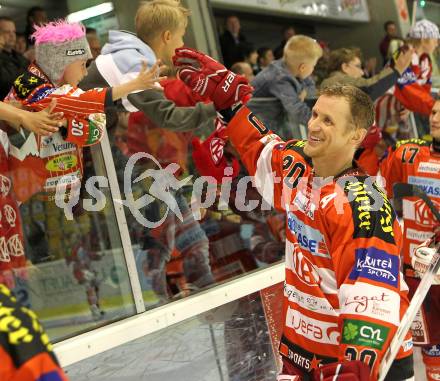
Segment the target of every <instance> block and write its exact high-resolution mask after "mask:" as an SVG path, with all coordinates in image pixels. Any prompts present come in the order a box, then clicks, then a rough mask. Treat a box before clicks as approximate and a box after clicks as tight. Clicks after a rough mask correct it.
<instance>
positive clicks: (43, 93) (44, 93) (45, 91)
mask: <svg viewBox="0 0 440 381" xmlns="http://www.w3.org/2000/svg"><path fill="white" fill-rule="evenodd" d="M54 91H55V88H54V87H49V86H44V87H42V88H40V89H38V90H36V91H35V92H34V93H33V94H32V97H31V99H29V103H34V102H39V101H41V100H42V99H44V98H46V97H48V96H49V95H50V94H52V93H53V92H54Z"/></svg>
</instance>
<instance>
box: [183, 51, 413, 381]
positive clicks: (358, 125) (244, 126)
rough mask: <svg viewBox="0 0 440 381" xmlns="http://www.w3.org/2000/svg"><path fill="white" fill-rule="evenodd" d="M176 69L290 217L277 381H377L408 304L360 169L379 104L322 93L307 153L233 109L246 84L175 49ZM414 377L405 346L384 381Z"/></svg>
mask: <svg viewBox="0 0 440 381" xmlns="http://www.w3.org/2000/svg"><path fill="white" fill-rule="evenodd" d="M174 61H175V65H176V66H177V67H178V68H179V75H180V77H181V79H182V80H184V81H185V83H186V84H187V85H188V86H189V87H191V88H192V89H193V91H194V92H196V93H198V94H201V95H205V94H209V96H210V98H211V99H212V100H213V102H214V105H215V106H216V108H217V109H218V110H219V111H221V112H222V114H223V115H224V117H225V118H228V119H229V120H230V122H229V124H228V127H227V133H228V135H229V139H230V141H231V142H232V144H233V145H234V147H235V149H236V150H237V151H238V153H239V155H240V157H241V160H242V161H243V163H244V165H245V166H246V167H247V169H248V171H249V173H250V174H251V175H253V176H254V177H255V179H254V180H255V184H256V186H257V188H258V189H259V191H260V193H261V194H262V196H263V197H264V198H265V199H266V200H267V201H269V202H270V201H272V202H273V204H274V205H275V207H276V208H277V209H284V210H285V212H286V214H287V226H286V279H285V294H284V303H283V304H284V306H283V309H284V316H285V321H284V329H283V335H282V339H281V344H280V353H281V354H282V357H283V369H282V374H281V375H280V376H279V380H310V379H313V380H336V379H341V380H369V379H372V380H376V379H377V377H378V368H379V365H380V362H381V360H382V358H383V355H384V353H385V351H386V350H387V348H388V346H389V344H390V341H391V339H392V337H393V335H394V333H395V332H396V330H397V327H398V325H399V324H400V319H401V317H402V315H403V313H404V312H405V310H406V309H407V306H408V298H407V292H406V290H405V284H404V283H403V282H402V281H401V279H402V277H401V273H400V255H399V254H400V253H399V249H400V243H401V231H400V228H399V225H398V222H397V220H396V218H395V213H394V211H393V209H392V207H391V205H390V203H389V201H388V200H387V198H386V196H385V195H384V194H383V192H382V191H381V190H380V188H379V187H378V186H377V185H376V184H374V183H372V182H371V181H369V178H368V177H367V176H366V175H365V174H364V173H363V172H362V171H361V170H360V169H359V168H358V167H357V165H356V163H355V162H353V155H354V152H355V149H356V147H357V146H358V145H359V144H360V143H361V141H362V139H363V138H364V137H365V134H366V132H367V129H368V128H369V126H371V125H372V124H373V117H374V111H373V104H372V102H371V100H370V99H369V97H368V96H367V95H366V94H365V93H363V92H362V91H361V90H359V89H356V88H354V87H350V86H343V87H335V88H329V89H326V90H324V91H323V93H322V95H321V96H320V97H319V98H318V100H317V102H316V104H315V106H314V108H313V111H312V117H311V119H310V121H309V124H308V129H309V134H308V141H289V142H284V141H282V140H281V139H280V138H279V137H278V136H277V135H275V134H273V133H272V132H271V131H269V130H268V129H267V128H266V127H265V126H264V125H263V124H262V123H261V122H260V121H259V120H258V119H257V118H256V117H255V115H253V114H252V112H250V111H249V109H247V108H246V107H245V106H240V105H239V106H237V102H238V104H239V101H240V100H241V99H243V98H247V97H249V94H250V92H251V88H250V86H249V85H248V84H247V82H246V81H245V79H244V78H242V77H240V76H237V75H235V74H233V73H231V72H229V71H228V70H227V69H225V68H224V67H223V66H222V65H221V64H219V63H217V62H216V61H214V60H213V59H211V58H210V57H207V56H205V55H203V54H202V53H199V52H196V51H193V50H191V49H186V48H181V49H177V51H176V56H175V58H174ZM304 65H307V63H304ZM233 107H234V109H233ZM347 360H352V361H347ZM359 360H360V361H359ZM412 368H413V365H412V352H411V345H410V337H409V340H408V342H407V345H406V346H405V347H402V348H401V350H400V352H399V354H398V356H397V359H396V361H395V362H394V364H393V366H392V368H391V370H390V372H389V373H388V376H387V380H408V379H412V377H413V369H412ZM370 374H371V376H370Z"/></svg>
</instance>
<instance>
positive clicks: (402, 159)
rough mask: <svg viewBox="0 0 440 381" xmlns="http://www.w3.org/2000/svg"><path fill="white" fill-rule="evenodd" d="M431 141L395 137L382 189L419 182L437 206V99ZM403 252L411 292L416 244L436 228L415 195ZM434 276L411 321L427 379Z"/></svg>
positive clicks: (416, 277)
mask: <svg viewBox="0 0 440 381" xmlns="http://www.w3.org/2000/svg"><path fill="white" fill-rule="evenodd" d="M429 124H430V130H431V131H430V132H431V135H432V138H433V141H432V143H431V142H427V141H424V140H421V139H409V140H403V141H399V142H398V143H397V144H396V145H395V146H394V147H390V148H389V149H388V151H387V152H386V154H385V157H384V158H383V160H382V162H381V164H380V172H381V175H382V176H383V177H384V178H385V180H386V184H385V187H386V190H387V193H388V195H389V196H390V197H392V187H393V184H394V183H396V182H404V183H409V184H414V185H418V186H420V187H421V188H422V189H423V190H424V191H425V192H426V194H427V195H428V197H430V199H431V200H432V201H433V203H434V204H435V205H436V207H437V208H438V209H439V208H440V100H437V101H436V102H435V103H434V106H433V108H432V111H431V114H430V117H429ZM402 212H403V223H404V230H403V233H404V234H403V254H404V275H405V280H406V282H407V283H408V285H409V288H410V295H412V294H413V293H414V292H415V290H416V288H417V287H418V285H419V283H420V274H419V272H418V271H416V270H415V269H414V266H413V265H412V264H414V261H417V260H418V258H417V255H415V251H416V248H417V247H418V246H419V245H420V244H421V243H422V242H424V241H426V240H427V239H429V238H431V237H432V235H433V232H434V231H435V230H436V229H439V223H438V221H436V220H435V218H434V216H433V215H432V213H431V211H430V210H429V208H428V207H427V205H426V204H425V203H424V201H423V200H420V199H417V198H416V197H409V198H405V199H403V204H402ZM438 281H439V279H436V282H435V284H434V285H433V286H432V287H431V289H430V292H429V293H428V295H427V297H426V299H425V301H424V303H423V306H422V308H421V310H420V313H419V314H418V316H417V317H416V320H415V322H414V323H413V327H412V328H413V337H414V343H415V344H419V345H423V348H422V353H423V361H424V363H425V365H426V375H427V378H428V380H429V381H431V380H439V379H440V346H439V345H440V332H439V330H438V329H437V327H438V320H439V317H440V283H439V282H438Z"/></svg>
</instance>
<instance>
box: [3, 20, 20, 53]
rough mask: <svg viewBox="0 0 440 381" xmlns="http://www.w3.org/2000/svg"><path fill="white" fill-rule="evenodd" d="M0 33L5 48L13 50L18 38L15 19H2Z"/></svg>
mask: <svg viewBox="0 0 440 381" xmlns="http://www.w3.org/2000/svg"><path fill="white" fill-rule="evenodd" d="M0 34H1V35H2V36H3V39H4V49H5V50H7V51H11V49H14V48H15V40H16V38H17V35H16V31H15V23H14V22H13V21H8V20H2V21H0Z"/></svg>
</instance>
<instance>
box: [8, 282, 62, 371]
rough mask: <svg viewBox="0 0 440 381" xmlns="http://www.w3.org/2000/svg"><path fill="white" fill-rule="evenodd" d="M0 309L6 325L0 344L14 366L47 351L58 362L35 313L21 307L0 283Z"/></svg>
mask: <svg viewBox="0 0 440 381" xmlns="http://www.w3.org/2000/svg"><path fill="white" fill-rule="evenodd" d="M0 309H1V313H0V320H1V322H2V325H3V326H4V327H6V328H5V330H4V331H2V332H1V333H0V346H2V347H3V349H4V351H5V352H6V353H8V354H9V355H10V356H11V359H12V361H13V363H14V366H15V367H16V368H20V367H21V366H22V365H23V364H24V363H25V362H27V361H29V360H30V359H31V358H32V357H34V356H36V355H37V354H39V353H48V354H49V355H50V356H51V357H52V359H53V361H54V362H55V363H56V364H58V362H57V360H56V358H55V356H54V355H53V352H52V350H51V349H50V342H49V338H48V336H47V334H46V333H45V332H44V330H43V328H42V326H41V324H40V322H39V321H38V319H37V315H36V314H35V313H34V312H33V311H31V310H29V309H27V308H25V307H22V306H21V305H20V304H19V303H18V302H17V299H16V298H15V296H14V295H13V294H12V293H11V291H10V290H9V289H8V288H6V286H4V285H0Z"/></svg>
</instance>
